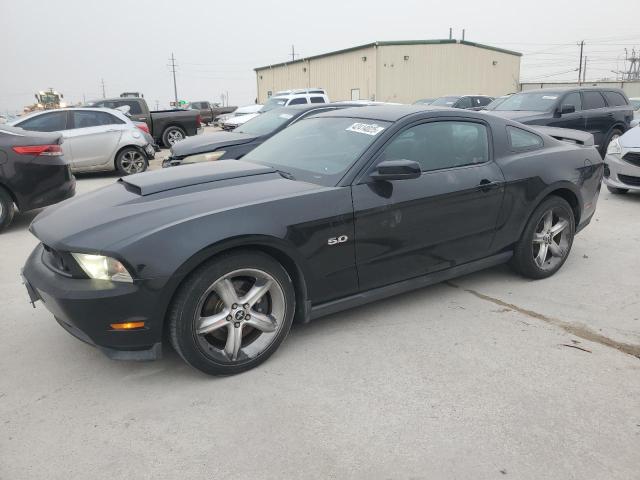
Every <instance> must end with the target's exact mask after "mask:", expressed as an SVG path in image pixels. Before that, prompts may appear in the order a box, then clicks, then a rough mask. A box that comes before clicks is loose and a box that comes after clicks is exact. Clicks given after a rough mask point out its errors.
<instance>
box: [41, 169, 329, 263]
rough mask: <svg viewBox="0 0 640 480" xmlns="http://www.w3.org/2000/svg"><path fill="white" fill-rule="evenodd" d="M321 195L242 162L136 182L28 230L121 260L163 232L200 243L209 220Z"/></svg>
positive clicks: (57, 210) (63, 206) (76, 203)
mask: <svg viewBox="0 0 640 480" xmlns="http://www.w3.org/2000/svg"><path fill="white" fill-rule="evenodd" d="M322 188H326V187H321V186H319V185H315V184H310V183H306V182H301V181H295V180H287V179H285V178H283V177H282V176H280V175H279V174H278V173H277V172H276V171H275V170H273V169H272V168H270V167H266V166H263V165H258V164H254V163H249V162H243V161H241V160H219V161H217V162H210V163H209V162H208V163H201V164H193V165H184V166H182V167H180V168H169V169H163V170H158V171H153V172H145V173H141V174H136V175H131V176H129V177H125V178H123V179H121V180H119V181H117V182H115V183H114V184H112V185H110V186H107V187H104V188H101V189H99V190H95V191H93V192H90V193H87V194H85V195H81V196H79V197H76V198H74V199H70V200H68V201H64V202H61V203H59V204H57V205H54V206H52V207H49V208H47V209H46V210H45V211H43V212H42V213H40V214H39V215H38V216H37V217H36V218H35V219H34V221H33V222H32V224H31V227H30V230H31V232H32V233H33V234H34V235H35V236H36V237H37V238H38V239H40V240H41V241H42V242H43V243H45V244H46V245H49V246H50V247H52V248H54V249H57V250H61V251H74V252H94V253H98V254H100V253H108V252H114V251H116V252H117V251H120V249H122V248H126V247H127V246H129V245H132V244H134V243H135V242H137V241H138V240H141V239H143V238H146V237H150V236H152V235H153V234H154V233H157V232H160V231H162V230H164V229H171V228H190V229H193V234H192V235H195V236H197V235H198V231H199V229H198V221H199V219H201V218H203V217H207V216H211V215H217V214H220V213H223V212H224V213H225V214H228V213H229V211H230V210H233V209H237V208H251V206H252V205H256V204H264V203H265V202H269V201H272V200H275V199H281V198H286V197H289V196H295V195H301V194H304V193H305V192H310V191H314V190H318V189H322ZM234 218H235V217H234ZM240 224H241V225H243V223H242V221H240Z"/></svg>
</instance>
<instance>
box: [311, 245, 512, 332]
mask: <svg viewBox="0 0 640 480" xmlns="http://www.w3.org/2000/svg"><path fill="white" fill-rule="evenodd" d="M512 256H513V252H512V251H508V252H503V253H499V254H497V255H493V256H491V257H487V258H483V259H481V260H476V261H474V262H469V263H465V264H464V265H458V266H457V267H453V268H449V269H447V270H442V271H439V272H434V273H429V274H427V275H423V276H421V277H416V278H411V279H409V280H403V281H401V282H397V283H393V284H391V285H386V286H384V287H379V288H374V289H372V290H367V291H366V292H361V293H356V294H354V295H350V296H348V297H344V298H340V299H338V300H332V301H330V302H326V303H321V304H318V305H314V306H312V307H311V311H310V312H309V313H308V315H309V317H308V318H309V319H310V320H315V319H316V318H320V317H324V316H325V315H331V314H332V313H337V312H341V311H343V310H347V309H349V308H354V307H359V306H361V305H365V304H367V303H371V302H375V301H377V300H382V299H384V298H388V297H392V296H394V295H399V294H401V293H406V292H410V291H411V290H417V289H419V288H423V287H427V286H429V285H434V284H436V283H440V282H444V281H446V280H450V279H452V278H456V277H460V276H462V275H467V274H469V273H473V272H477V271H479V270H484V269H485V268H490V267H494V266H496V265H500V264H503V263H506V262H508V261H509V259H510V258H511V257H512Z"/></svg>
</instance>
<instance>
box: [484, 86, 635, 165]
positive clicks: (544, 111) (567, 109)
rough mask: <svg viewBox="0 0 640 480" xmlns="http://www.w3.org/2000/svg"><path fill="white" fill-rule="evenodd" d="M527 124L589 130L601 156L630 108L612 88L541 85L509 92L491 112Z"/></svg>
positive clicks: (627, 122) (625, 122)
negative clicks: (532, 88) (536, 88)
mask: <svg viewBox="0 0 640 480" xmlns="http://www.w3.org/2000/svg"><path fill="white" fill-rule="evenodd" d="M491 113H492V114H494V115H500V116H501V117H506V118H509V119H512V120H516V121H518V122H520V123H524V124H527V125H545V126H549V127H560V128H572V129H574V130H582V131H584V132H588V133H591V134H593V137H594V142H595V144H596V146H597V147H598V149H599V150H600V153H601V154H602V155H603V156H604V154H605V152H606V151H607V147H608V145H609V142H611V141H612V140H613V139H615V138H616V137H618V136H620V135H622V134H623V133H624V132H625V131H626V130H627V129H628V128H629V126H630V123H631V120H632V119H633V109H632V107H631V105H630V104H629V99H628V98H627V96H626V95H625V94H624V93H623V92H622V90H619V89H615V88H593V87H578V88H564V89H556V88H543V89H540V90H530V91H526V92H520V93H517V94H515V95H511V96H510V97H509V98H507V99H506V100H505V101H504V102H502V103H501V104H500V105H498V106H497V107H496V109H495V110H493V111H492V112H491Z"/></svg>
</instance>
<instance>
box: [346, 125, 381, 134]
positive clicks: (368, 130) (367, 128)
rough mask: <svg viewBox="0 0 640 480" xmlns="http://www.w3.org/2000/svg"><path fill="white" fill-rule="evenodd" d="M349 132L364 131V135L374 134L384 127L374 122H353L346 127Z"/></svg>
mask: <svg viewBox="0 0 640 480" xmlns="http://www.w3.org/2000/svg"><path fill="white" fill-rule="evenodd" d="M347 130H348V131H350V132H357V133H364V134H365V135H371V136H375V135H377V134H379V133H380V132H381V131H382V130H384V127H381V126H380V125H376V124H375V123H354V124H353V125H351V126H350V127H347Z"/></svg>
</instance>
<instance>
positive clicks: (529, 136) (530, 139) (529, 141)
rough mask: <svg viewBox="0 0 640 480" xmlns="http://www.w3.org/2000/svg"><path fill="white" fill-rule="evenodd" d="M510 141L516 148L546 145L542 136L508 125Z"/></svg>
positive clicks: (513, 147) (526, 148)
mask: <svg viewBox="0 0 640 480" xmlns="http://www.w3.org/2000/svg"><path fill="white" fill-rule="evenodd" d="M507 133H508V134H509V142H510V143H511V148H512V149H514V150H533V149H536V148H540V147H542V146H543V145H544V141H543V140H542V137H539V136H538V135H536V134H535V133H531V132H527V131H526V130H522V129H521V128H516V127H507Z"/></svg>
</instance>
